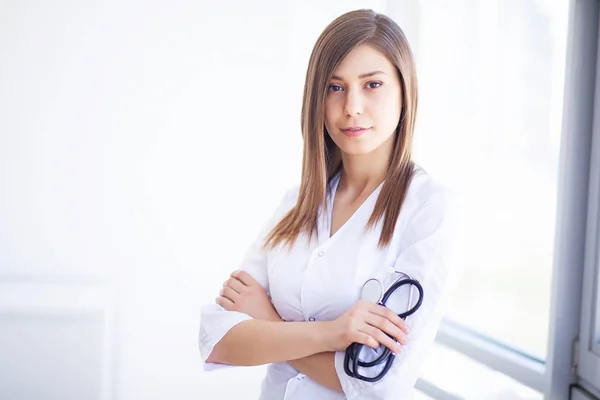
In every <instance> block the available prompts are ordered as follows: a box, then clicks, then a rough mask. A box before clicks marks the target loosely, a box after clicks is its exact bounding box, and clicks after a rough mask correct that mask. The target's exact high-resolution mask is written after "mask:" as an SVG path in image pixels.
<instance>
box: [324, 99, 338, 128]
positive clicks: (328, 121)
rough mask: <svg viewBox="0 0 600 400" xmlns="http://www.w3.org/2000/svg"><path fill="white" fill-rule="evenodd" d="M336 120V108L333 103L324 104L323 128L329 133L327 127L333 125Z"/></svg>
mask: <svg viewBox="0 0 600 400" xmlns="http://www.w3.org/2000/svg"><path fill="white" fill-rule="evenodd" d="M337 118H338V112H337V107H336V105H335V104H334V102H333V101H326V102H325V127H326V128H327V130H328V131H329V127H331V126H332V125H334V123H335V121H336V119H337Z"/></svg>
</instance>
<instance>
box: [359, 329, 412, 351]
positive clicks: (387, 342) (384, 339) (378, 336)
mask: <svg viewBox="0 0 600 400" xmlns="http://www.w3.org/2000/svg"><path fill="white" fill-rule="evenodd" d="M360 331H361V332H363V333H365V334H367V335H369V336H370V337H371V338H373V339H375V340H376V341H377V344H382V345H384V346H385V347H387V348H388V349H390V350H391V351H392V353H399V352H400V350H402V347H401V346H400V345H399V344H398V343H396V342H395V341H394V339H392V338H391V337H389V336H388V335H386V334H385V333H383V331H381V330H379V329H377V328H375V327H373V326H371V325H365V326H363V327H362V328H361V329H360ZM367 346H369V345H367ZM370 347H373V346H370ZM373 348H374V349H377V347H373Z"/></svg>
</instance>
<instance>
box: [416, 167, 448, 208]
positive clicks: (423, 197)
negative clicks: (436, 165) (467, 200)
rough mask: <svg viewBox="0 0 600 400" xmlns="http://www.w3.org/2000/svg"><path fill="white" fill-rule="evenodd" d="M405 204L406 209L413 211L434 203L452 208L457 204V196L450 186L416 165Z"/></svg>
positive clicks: (428, 206)
mask: <svg viewBox="0 0 600 400" xmlns="http://www.w3.org/2000/svg"><path fill="white" fill-rule="evenodd" d="M405 205H406V208H407V209H411V210H414V211H417V210H420V209H423V208H430V207H431V206H434V205H435V206H437V207H442V208H446V207H450V208H454V207H457V206H458V196H457V195H456V193H455V192H454V191H453V190H452V189H451V188H449V187H447V186H445V185H444V184H442V183H441V182H439V181H437V180H436V179H434V178H433V177H432V176H431V175H429V173H427V172H426V171H425V170H424V169H422V168H420V167H417V169H416V171H415V175H414V176H413V179H412V181H411V183H410V185H409V187H408V192H407V194H406V199H405Z"/></svg>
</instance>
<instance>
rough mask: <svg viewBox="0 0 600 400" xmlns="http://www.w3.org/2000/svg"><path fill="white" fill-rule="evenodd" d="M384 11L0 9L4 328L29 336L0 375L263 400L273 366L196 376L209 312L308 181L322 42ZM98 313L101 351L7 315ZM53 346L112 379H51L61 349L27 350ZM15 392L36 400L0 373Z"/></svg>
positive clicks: (186, 4) (107, 5)
mask: <svg viewBox="0 0 600 400" xmlns="http://www.w3.org/2000/svg"><path fill="white" fill-rule="evenodd" d="M384 3H385V2H384V1H375V0H373V1H342V0H339V1H330V2H323V1H316V0H312V1H299V0H298V1H287V2H283V1H276V0H271V1H267V0H261V1H258V2H257V1H253V2H247V1H241V0H237V1H228V2H217V1H214V2H207V1H200V2H198V1H184V0H181V1H170V2H166V1H163V2H158V1H153V2H150V1H146V2H138V3H135V2H127V3H123V2H117V1H114V2H108V1H104V2H75V1H71V2H68V1H62V2H59V1H55V2H42V1H32V0H29V1H25V0H13V1H4V2H2V3H1V4H0V60H1V61H0V72H1V73H0V192H1V193H2V194H1V195H0V331H2V329H3V328H2V327H3V326H4V328H5V330H4V332H8V330H6V328H7V327H9V326H10V327H11V329H12V330H11V331H10V332H21V334H19V336H20V337H13V339H14V341H13V342H10V344H9V343H8V342H7V341H6V340H5V341H3V344H0V352H2V346H4V350H6V349H7V348H8V346H11V348H12V349H13V351H11V352H10V354H11V356H10V357H8V358H6V357H5V358H0V371H1V370H2V369H3V368H4V370H5V371H8V370H13V371H14V366H15V365H17V364H18V365H21V366H22V374H23V376H20V378H22V380H25V381H26V380H27V379H29V378H31V379H34V381H36V382H38V384H39V385H41V386H40V388H41V389H39V390H40V391H41V393H43V394H44V396H45V398H54V397H52V393H50V391H54V394H55V395H56V398H63V399H64V398H69V397H68V395H67V394H66V391H69V393H71V395H72V396H75V395H74V393H76V390H75V389H77V388H79V389H82V393H86V392H85V390H88V392H87V393H88V394H87V395H88V396H89V395H90V394H93V395H94V396H96V398H105V399H108V398H118V399H167V398H169V399H170V398H178V399H198V398H215V397H216V396H217V393H219V397H222V398H234V396H235V395H237V396H240V395H241V394H243V395H244V398H251V397H255V395H256V394H257V393H258V389H259V384H260V379H261V376H262V373H263V370H262V368H254V369H251V370H250V371H248V370H246V369H239V370H236V371H228V372H217V373H213V374H206V373H203V372H202V369H201V362H200V356H199V354H198V350H197V328H198V323H199V308H200V305H201V304H202V303H205V302H211V301H213V299H214V297H215V296H216V294H217V291H218V288H219V287H220V285H221V282H222V280H224V278H225V277H226V276H227V275H228V273H229V272H230V271H231V270H232V269H234V268H235V266H236V263H237V262H239V261H240V258H241V257H242V255H243V253H244V251H245V250H246V247H247V246H248V245H249V244H250V241H251V240H252V239H253V237H254V235H255V234H256V233H257V230H258V229H259V227H260V225H261V224H262V223H263V221H264V219H265V218H266V216H267V215H268V214H269V213H270V212H271V210H272V209H273V207H274V205H275V203H276V201H278V199H279V196H280V195H281V194H282V192H283V191H284V190H285V189H286V188H288V187H289V186H291V185H292V184H294V183H295V182H296V181H297V179H298V178H299V173H300V160H301V138H300V130H299V121H300V104H301V95H302V87H303V83H304V74H305V68H306V65H307V62H308V57H309V53H310V50H311V48H312V45H313V43H314V41H315V40H316V37H317V36H318V34H319V33H320V32H321V30H322V29H323V28H324V27H325V26H326V24H327V23H329V22H330V21H331V20H332V19H333V18H335V17H336V16H337V15H339V14H341V13H343V12H345V11H348V10H351V9H355V8H364V7H368V8H374V9H376V10H377V11H385V10H384ZM88 287H89V288H90V289H89V290H88V289H87V288H88ZM98 288H100V289H98ZM98 290H99V291H100V292H101V293H102V294H101V295H99V297H95V295H89V293H91V292H92V291H98ZM61 293H63V294H64V296H63V295H62V294H61ZM94 293H95V292H94ZM59 297H60V300H59V299H58V298H59ZM90 299H91V300H90ZM98 299H100V300H98ZM53 307H54V308H53ZM90 307H91V308H98V309H101V310H102V312H103V313H104V314H103V315H104V316H105V317H106V316H108V317H107V318H105V319H104V320H103V321H104V324H108V325H110V326H108V327H104V328H103V329H104V334H105V335H106V336H107V337H108V338H109V339H107V338H106V337H105V338H104V339H98V340H99V341H100V342H99V343H104V344H105V345H104V347H101V349H99V350H97V348H96V347H95V345H94V346H89V347H87V348H86V345H85V343H86V340H72V339H69V337H68V335H61V332H62V331H60V330H58V331H56V326H55V325H49V324H48V323H47V322H44V321H47V320H44V319H42V318H34V319H33V320H28V321H29V322H27V324H26V325H24V324H23V323H21V324H20V325H19V324H17V325H15V324H14V318H13V317H14V316H15V315H17V316H18V315H20V314H19V313H23V314H24V315H25V314H26V315H27V316H31V315H34V314H35V315H38V314H39V313H40V312H42V313H44V315H45V316H47V315H53V314H52V313H50V314H48V310H49V309H52V310H53V312H54V311H56V310H61V311H60V312H61V313H63V314H64V313H68V312H70V311H65V310H71V309H77V310H88V308H90ZM31 310H35V312H33V313H32V312H30V311H31ZM40 310H41V311H40ZM36 313H38V314H36ZM69 315H70V314H69ZM11 316H12V317H11ZM81 321H83V324H84V325H85V324H86V323H87V322H86V321H87V320H81ZM89 323H90V324H92V323H93V324H97V323H98V320H97V319H93V318H92V319H90V322H89ZM86 326H87V327H88V328H89V326H90V325H86ZM50 329H55V330H54V331H52V332H53V333H52V334H49V330H50ZM65 329H66V330H65V331H64V332H69V333H70V334H74V335H77V336H78V337H79V336H80V335H85V334H89V335H94V333H93V332H94V331H93V330H90V329H87V328H86V329H84V328H81V329H79V328H73V329H72V330H69V329H71V328H65ZM22 332H28V334H27V335H24V334H22ZM86 332H87V333H86ZM96 333H97V332H96ZM15 335H17V333H15ZM28 335H29V336H28ZM91 337H92V336H90V338H91ZM79 339H81V337H79ZM84 339H85V337H84ZM54 341H56V342H59V341H60V343H61V346H63V347H64V346H65V343H66V346H67V347H65V348H66V349H68V348H71V350H72V351H73V353H74V354H77V353H81V352H88V353H89V352H92V353H93V354H92V355H91V356H90V357H83V356H82V357H80V358H79V359H80V360H95V361H93V362H95V363H99V365H103V367H102V368H100V369H98V368H97V366H98V365H96V364H94V365H87V364H86V365H81V366H77V365H76V366H75V367H73V366H72V367H71V369H70V370H69V371H71V373H74V372H75V371H76V370H77V369H80V370H83V371H85V372H86V373H87V374H88V375H89V374H90V373H91V374H92V376H93V374H101V376H100V377H96V378H97V380H98V381H99V382H100V383H99V384H98V385H100V386H101V388H99V386H98V385H89V382H88V383H87V384H86V382H84V381H77V380H76V379H74V380H73V381H72V382H71V383H70V385H72V387H71V388H68V387H59V388H57V387H55V386H54V387H53V386H52V384H51V382H48V379H46V380H44V379H43V377H42V376H40V374H44V373H45V372H44V371H46V372H47V371H49V370H45V369H44V368H46V367H42V366H40V363H39V361H40V358H42V357H45V360H46V361H53V362H50V366H49V367H48V368H54V369H55V372H56V371H59V372H56V374H57V376H58V375H60V371H67V370H63V369H61V368H63V367H65V366H64V365H61V364H60V360H61V357H59V356H57V355H56V354H55V353H52V352H46V353H43V354H42V355H40V353H37V355H31V354H32V353H30V352H28V351H27V350H30V349H31V348H32V347H35V346H39V348H52V347H54V348H58V347H57V346H53V345H54V344H55V342H54ZM87 343H91V342H87ZM68 346H71V347H68ZM19 348H21V349H22V350H23V351H18V350H16V351H14V349H19ZM61 348H62V347H61ZM94 352H96V353H94ZM4 354H9V353H6V352H5V353H4ZM52 354H55V355H54V357H56V359H55V360H52V359H48V357H52ZM58 354H60V352H59V353H58ZM86 354H87V353H86ZM11 357H12V358H11ZM98 360H100V361H98ZM65 368H66V367H65ZM19 371H21V370H19ZM88 375H85V374H83V375H82V376H88ZM2 376H4V378H2ZM26 378H27V379H26ZM230 379H235V381H236V382H238V383H239V384H238V385H237V386H235V387H234V386H233V385H231V384H230V383H229V381H230ZM44 388H46V389H47V391H46V392H45V393H44V392H43V390H44ZM90 388H91V389H90ZM3 391H4V392H5V393H4V394H5V395H6V394H7V393H10V395H11V397H12V398H15V399H16V398H27V396H28V395H31V396H32V395H33V392H32V391H31V388H30V387H28V385H21V384H20V383H19V379H16V378H15V376H14V374H13V375H12V377H7V375H2V374H1V373H0V397H3V398H4V397H5V396H3V395H2V392H3ZM36 393H38V394H39V393H40V392H36ZM19 396H20V397H19Z"/></svg>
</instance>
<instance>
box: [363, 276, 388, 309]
mask: <svg viewBox="0 0 600 400" xmlns="http://www.w3.org/2000/svg"><path fill="white" fill-rule="evenodd" d="M382 297H383V284H382V283H381V281H380V280H379V279H375V278H371V279H369V280H368V281H366V282H365V283H364V284H363V287H362V290H361V292H360V298H361V300H366V301H368V302H369V303H373V304H377V303H379V302H380V301H381V298H382Z"/></svg>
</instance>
